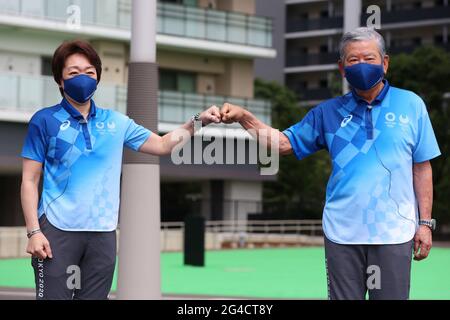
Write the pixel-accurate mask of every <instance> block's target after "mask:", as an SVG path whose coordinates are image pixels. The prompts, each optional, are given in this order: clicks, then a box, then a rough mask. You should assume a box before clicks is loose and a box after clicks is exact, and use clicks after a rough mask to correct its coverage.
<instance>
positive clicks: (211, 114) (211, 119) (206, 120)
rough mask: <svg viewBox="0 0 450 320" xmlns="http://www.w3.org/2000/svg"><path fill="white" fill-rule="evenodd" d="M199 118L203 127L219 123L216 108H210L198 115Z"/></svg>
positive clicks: (218, 112) (218, 111) (217, 109)
mask: <svg viewBox="0 0 450 320" xmlns="http://www.w3.org/2000/svg"><path fill="white" fill-rule="evenodd" d="M199 118H200V120H201V121H202V124H203V125H204V126H207V125H208V124H210V123H220V110H219V108H218V107H216V106H212V107H210V108H208V109H207V110H205V111H203V112H202V113H200V116H199Z"/></svg>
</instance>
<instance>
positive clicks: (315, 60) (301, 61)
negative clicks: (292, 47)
mask: <svg viewBox="0 0 450 320" xmlns="http://www.w3.org/2000/svg"><path fill="white" fill-rule="evenodd" d="M338 60H339V54H338V53H337V52H321V53H306V54H305V53H299V54H289V55H288V56H287V57H286V65H287V66H288V67H298V66H310V65H320V64H331V63H337V61H338Z"/></svg>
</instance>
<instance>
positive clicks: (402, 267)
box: [325, 237, 413, 300]
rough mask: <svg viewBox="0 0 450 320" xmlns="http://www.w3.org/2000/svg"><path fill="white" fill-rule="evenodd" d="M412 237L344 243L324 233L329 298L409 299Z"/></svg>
mask: <svg viewBox="0 0 450 320" xmlns="http://www.w3.org/2000/svg"><path fill="white" fill-rule="evenodd" d="M412 250H413V240H411V241H408V242H406V243H402V244H387V245H345V244H344V245H343V244H337V243H334V242H332V241H330V240H328V239H327V238H326V237H325V263H326V268H327V281H328V299H330V300H364V299H365V298H366V293H367V292H368V294H369V299H370V300H407V299H408V298H409V288H410V276H411V258H412Z"/></svg>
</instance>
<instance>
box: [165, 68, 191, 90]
mask: <svg viewBox="0 0 450 320" xmlns="http://www.w3.org/2000/svg"><path fill="white" fill-rule="evenodd" d="M159 88H160V89H161V90H171V91H180V92H190V93H195V92H196V91H197V75H196V74H195V73H191V72H182V71H174V70H167V69H160V70H159Z"/></svg>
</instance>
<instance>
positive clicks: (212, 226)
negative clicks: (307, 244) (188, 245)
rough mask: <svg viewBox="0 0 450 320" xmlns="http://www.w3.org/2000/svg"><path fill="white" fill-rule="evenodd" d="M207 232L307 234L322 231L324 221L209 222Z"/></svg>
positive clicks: (313, 234) (311, 234) (312, 234)
mask: <svg viewBox="0 0 450 320" xmlns="http://www.w3.org/2000/svg"><path fill="white" fill-rule="evenodd" d="M206 231H207V232H226V233H228V232H229V233H263V234H306V235H310V236H315V235H317V234H318V233H319V232H321V231H322V220H224V221H207V222H206Z"/></svg>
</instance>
